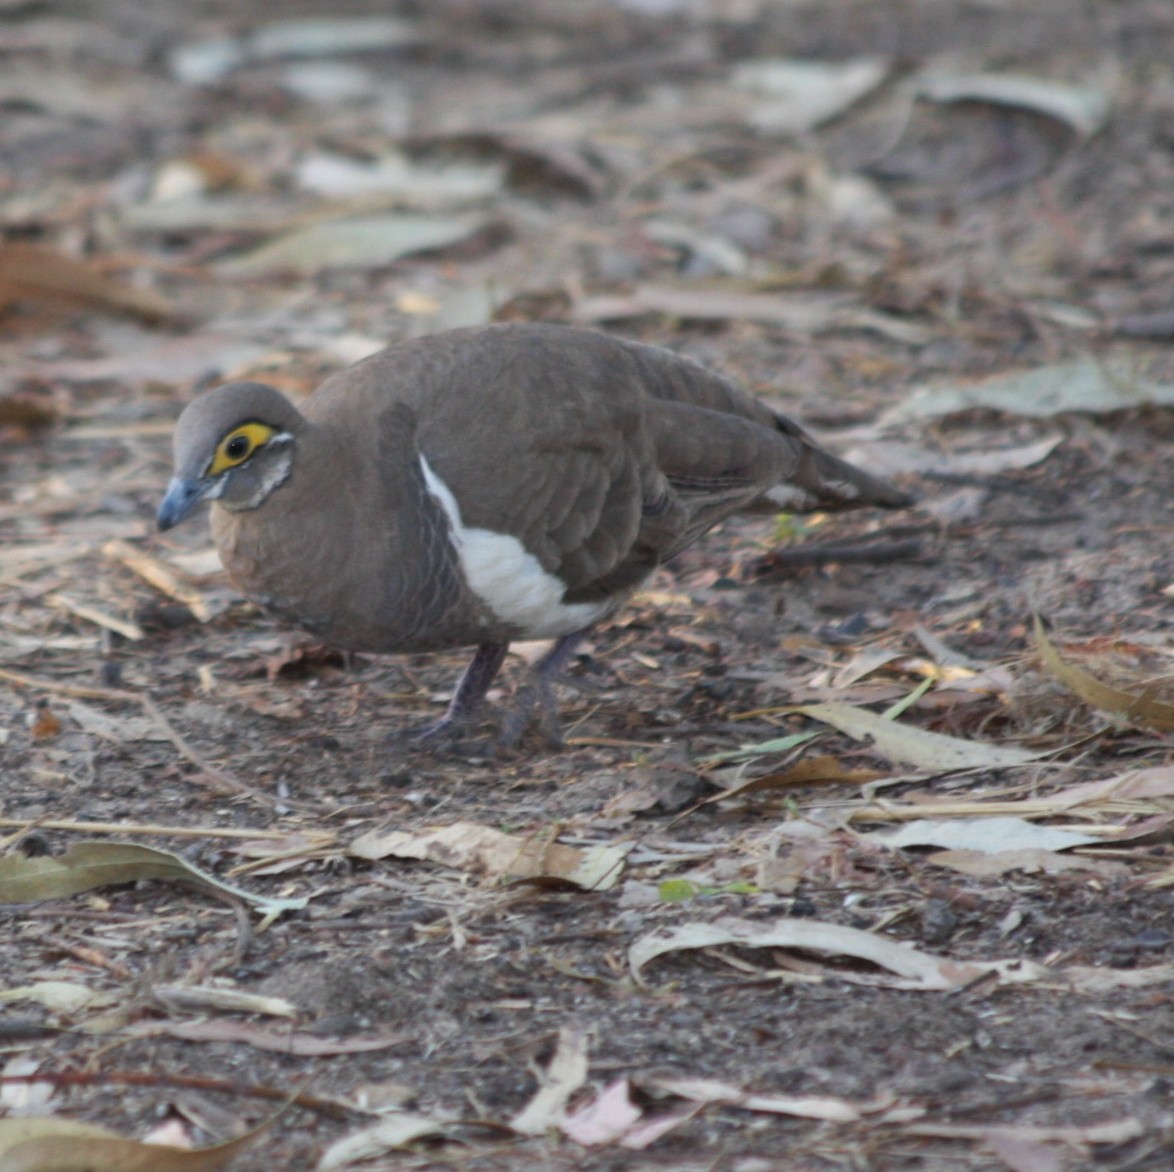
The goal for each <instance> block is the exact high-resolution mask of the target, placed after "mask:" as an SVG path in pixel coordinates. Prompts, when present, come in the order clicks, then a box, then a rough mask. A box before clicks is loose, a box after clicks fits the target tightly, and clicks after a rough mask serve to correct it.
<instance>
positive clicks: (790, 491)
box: [766, 484, 811, 512]
mask: <svg viewBox="0 0 1174 1172" xmlns="http://www.w3.org/2000/svg"><path fill="white" fill-rule="evenodd" d="M766 499H767V500H768V501H770V502H771V504H773V505H778V506H779V508H780V509H796V510H798V511H800V512H802V511H803V510H805V509H809V508H811V494H810V493H809V492H804V490H803V489H801V488H797V487H796V486H795V485H793V484H776V485H775V486H774V488H770V489H767V492H766Z"/></svg>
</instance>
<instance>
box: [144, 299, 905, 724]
mask: <svg viewBox="0 0 1174 1172" xmlns="http://www.w3.org/2000/svg"><path fill="white" fill-rule="evenodd" d="M173 449H174V474H173V476H172V478H171V480H170V483H169V484H168V486H167V489H166V493H165V495H164V497H163V499H162V502H161V504H160V505H159V509H158V514H157V524H158V528H159V529H160V530H167V529H170V528H172V527H173V526H174V525H177V524H179V523H180V522H181V521H182V520H184V518H185V517H187V516H188V515H189V514H190V513H191V512H192V511H193V510H194V509H195V507H196V506H197V505H198V504H199V503H200V502H202V501H211V502H212V518H211V528H212V535H213V538H214V541H215V543H216V546H217V548H218V550H219V553H220V557H221V561H222V562H223V564H224V567H225V569H226V570H227V572H228V575H229V577H230V578H231V579H232V581H233V583H234V584H235V585H236V586H237V588H238V589H240V590H241V592H242V593H243V594H245V595H246V596H247V597H249V598H251V599H252V600H253V601H255V602H257V603H258V604H260V605H261V606H262V607H265V608H268V609H269V610H271V611H273V612H275V613H276V614H278V615H280V616H282V617H284V618H285V619H288V620H289V621H291V622H292V623H293V624H295V625H297V626H299V627H301V628H302V629H304V630H306V631H308V632H310V633H311V634H312V635H314V636H316V637H318V638H320V639H322V640H323V641H325V642H327V643H329V644H332V645H334V646H336V647H338V648H340V649H343V650H349V651H359V652H370V653H385V652H432V651H441V650H445V649H450V648H457V647H473V648H475V651H474V654H473V657H472V659H471V661H470V662H469V664H468V666H467V667H466V668H465V671H464V673H463V674H462V675H461V677H460V679H459V682H458V683H457V685H456V687H455V690H454V691H453V693H452V696H451V700H450V701H449V703H448V706H447V709H446V711H445V712H444V715H443V716H441V717H440V718H439V719H438V720H435V721H433V722H431V723H430V724H428V725H426V726H425V727H424V728H422V729H417V730H414V731H415V732H416V733H417V734H418V735H419V736H420V737H422V738H423V739H425V740H428V739H432V738H442V737H444V736H446V735H447V736H452V735H455V730H457V729H460V728H462V727H463V726H466V725H467V724H469V723H470V721H471V720H472V718H473V717H474V716H475V715H476V714H477V713H478V712H479V710H480V708H481V705H482V702H483V701H484V699H485V696H486V693H487V692H488V691H489V688H490V686H491V685H492V683H493V681H494V679H495V678H496V676H497V674H498V671H499V669H500V668H501V666H502V663H503V662H504V660H505V658H506V654H507V651H508V649H509V645H510V643H511V642H514V641H518V640H554V642H553V644H552V646H551V647H550V649H549V650H548V651H547V652H546V653H545V655H543V657H542V658H541V659H539V660H538V662H537V663H536V665H535V667H534V675H533V682H532V683H531V684H530V685H528V686H525V687H523V688H522V689H520V695H519V698H518V700H517V702H516V705H515V708H514V711H513V712H512V713H510V714H509V715H508V716H507V717H506V718H505V719H503V721H502V723H501V727H500V730H499V740H500V742H501V743H502V744H504V745H512V744H514V743H516V742H517V740H518V739H519V738H520V737H521V735H522V734H523V733H524V732H525V731H526V730H527V728H528V727H529V726H530V724H531V722H532V721H534V719H535V715H536V714H535V708H537V709H538V712H537V722H538V725H539V729H540V731H541V733H542V734H543V736H544V738H545V740H546V741H547V742H548V743H550V744H551V745H552V746H557V745H558V744H559V743H560V732H559V727H558V715H557V703H556V699H555V696H554V683H555V682H556V681H557V679H558V677H559V675H560V672H561V670H562V669H563V668H564V667H565V666H566V664H567V663H568V662H569V660H570V659H571V657H572V656H573V654H574V651H575V648H576V646H577V645H578V644H579V643H580V641H581V640H582V639H583V637H584V636H585V634H586V633H587V632H588V631H589V630H590V629H591V628H593V627H594V626H596V625H597V624H599V623H602V622H603V621H604V620H606V619H608V618H609V617H611V616H612V615H614V614H615V613H616V611H617V610H619V609H620V607H621V606H622V605H623V604H624V602H625V601H626V600H627V599H628V598H629V596H630V595H631V594H632V593H633V592H634V591H635V590H636V588H637V587H638V586H639V585H640V583H641V582H643V581H644V580H645V579H646V578H647V577H648V576H649V575H650V574H651V573H652V572H653V571H654V570H655V569H656V568H657V567H658V566H660V565H662V564H663V563H664V562H666V561H667V560H668V559H670V558H672V557H673V555H675V554H677V553H679V552H680V551H681V550H683V549H685V548H686V547H687V546H689V545H690V544H692V543H693V542H694V541H696V540H697V539H698V538H699V537H700V536H701V535H702V534H703V533H705V532H706V531H707V530H709V529H711V528H712V527H713V526H715V525H717V524H718V523H719V522H721V521H722V520H723V519H725V518H726V517H729V516H731V515H733V514H735V513H753V512H775V513H777V512H779V511H787V512H811V511H820V512H826V511H836V510H844V509H852V508H860V507H867V506H874V507H881V508H890V509H891V508H902V507H905V506H907V505H909V504H910V503H911V499H912V498H911V497H910V496H909V494H908V493H906V492H905V491H903V490H902V489H900V488H898V487H897V486H895V485H894V484H892V483H890V482H889V481H887V480H885V479H882V478H880V477H878V476H874V475H872V474H870V473H868V472H866V471H864V470H863V469H861V468H858V467H856V466H855V465H853V464H851V463H848V462H847V461H845V460H842V459H840V458H839V457H837V456H835V455H833V454H832V453H830V452H828V451H827V450H825V449H824V448H823V447H821V446H820V445H819V444H818V443H817V442H816V441H815V440H814V439H813V438H812V437H811V436H809V435H808V434H807V432H806V431H804V430H803V429H802V428H801V427H800V426H799V424H797V423H795V422H794V421H793V420H791V419H790V418H788V417H787V416H785V415H782V414H780V413H778V412H776V411H774V410H772V409H771V408H769V407H767V406H766V405H765V404H764V403H763V402H762V401H761V400H759V399H758V398H756V397H755V396H754V395H752V394H750V393H749V392H747V391H744V390H742V389H741V388H740V387H738V386H737V385H736V384H735V383H733V382H732V381H730V380H727V379H726V378H724V377H722V376H720V375H718V374H716V373H714V372H713V371H711V370H709V369H707V368H706V367H704V366H702V365H700V364H698V363H696V362H694V361H692V360H691V359H689V358H687V357H684V356H681V355H679V354H676V353H674V352H672V351H670V350H666V349H661V348H659V347H655V346H651V345H647V344H644V343H640V342H636V341H630V340H627V339H622V338H619V337H617V336H614V335H609V334H605V333H602V332H597V331H593V330H587V329H580V328H577V327H572V326H565V325H558V324H553V323H535V322H531V323H508V324H496V325H488V326H481V327H470V328H463V329H453V330H447V331H444V332H440V333H435V334H431V335H425V336H423V337H419V338H414V339H411V340H408V341H404V342H399V343H397V344H393V345H391V346H389V347H388V348H386V349H384V350H381V351H379V352H378V353H376V354H374V355H372V356H370V357H368V358H366V359H363V360H362V361H360V362H358V363H356V364H355V365H353V366H350V367H348V368H346V369H345V370H342V371H339V372H338V373H336V374H334V375H332V376H330V377H329V378H327V379H326V381H325V382H323V383H322V384H321V385H320V386H319V387H318V389H317V390H315V391H314V392H312V393H311V394H310V395H309V396H307V397H306V398H305V399H304V400H302V402H301V403H300V405H297V406H295V404H294V403H293V402H292V401H291V400H290V399H288V398H287V397H286V396H285V395H283V394H282V393H281V392H280V391H278V390H276V389H274V388H273V387H270V386H267V385H266V384H264V383H259V382H230V383H227V384H224V385H222V386H218V387H215V388H213V389H211V390H208V391H205V392H203V393H202V394H200V395H199V396H197V397H196V398H195V399H193V400H192V401H191V402H190V403H189V404H188V405H187V406H186V407H185V408H184V410H183V411H182V413H181V414H180V416H179V419H178V421H177V423H176V427H175V432H174V437H173Z"/></svg>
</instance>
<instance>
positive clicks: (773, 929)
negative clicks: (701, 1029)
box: [628, 917, 1048, 990]
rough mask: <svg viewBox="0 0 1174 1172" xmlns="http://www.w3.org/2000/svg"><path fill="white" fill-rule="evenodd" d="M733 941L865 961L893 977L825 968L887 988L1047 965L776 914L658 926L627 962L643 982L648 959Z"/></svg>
mask: <svg viewBox="0 0 1174 1172" xmlns="http://www.w3.org/2000/svg"><path fill="white" fill-rule="evenodd" d="M719 945H737V946H739V947H742V948H800V949H803V950H805V951H808V950H809V951H813V952H824V953H828V954H830V955H833V956H851V957H856V958H857V959H859V960H867V961H869V962H871V963H872V964H874V965H877V966H878V967H880V968H882V969H887V970H888V971H889V972H890V973H892V974H893V975H892V976H886V975H884V974H875V973H862V972H852V971H848V970H843V969H838V968H837V969H829V970H828V972H827V974H826V975H827V976H829V977H832V976H834V977H836V978H838V979H840V980H844V981H847V982H849V983H851V984H859V985H872V986H878V987H883V988H890V989H920V990H941V989H957V988H961V987H963V986H965V985H969V984H971V983H972V982H973V981H976V980H978V979H979V978H980V977H984V976H987V975H988V974H992V973H994V974H998V975H999V976H1000V977H1001V978H1003V979H1006V980H1011V981H1024V980H1037V979H1039V978H1041V977H1042V976H1044V975H1045V974H1046V973H1047V971H1048V970H1046V969H1045V968H1043V967H1042V966H1041V965H1037V964H1034V963H1032V962H1031V961H1018V960H998V961H953V960H949V959H948V958H946V957H939V956H931V955H930V954H929V953H926V952H918V951H917V950H916V949H913V948H909V947H907V946H906V945H904V944H901V943H898V942H897V941H895V940H890V939H888V938H886V937H884V936H879V935H877V934H876V933H873V932H863V931H861V930H860V929H858V928H845V927H842V926H841V925H839V924H827V923H823V922H822V921H819V920H798V919H787V918H783V919H779V920H774V921H773V922H755V921H750V920H738V919H734V918H732V917H730V918H725V919H720V920H716V921H714V922H712V923H703V922H694V923H687V924H681V925H678V926H677V927H675V928H668V929H661V930H658V931H655V932H651V933H649V934H648V935H646V936H642V937H640V939H639V940H637V941H636V942H635V943H634V944H633V945H632V947H631V948H630V949H629V951H628V963H629V965H630V967H631V969H632V975H633V977H634V978H635V979H636V981H637V982H638V983H639V984H641V985H643V984H645V983H646V982H645V981H644V980H643V978H642V976H641V972H642V970H643V969H644V967H645V966H646V965H647V964H648V963H649V961H651V960H653V959H655V958H656V957H658V956H663V955H665V954H666V953H669V952H677V951H680V950H682V949H696V948H713V947H716V946H719Z"/></svg>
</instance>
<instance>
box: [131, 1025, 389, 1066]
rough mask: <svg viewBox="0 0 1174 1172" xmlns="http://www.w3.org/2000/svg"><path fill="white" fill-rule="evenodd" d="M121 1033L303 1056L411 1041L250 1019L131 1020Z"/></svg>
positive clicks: (384, 1047) (354, 1051)
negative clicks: (276, 1026) (321, 1032)
mask: <svg viewBox="0 0 1174 1172" xmlns="http://www.w3.org/2000/svg"><path fill="white" fill-rule="evenodd" d="M122 1033H123V1034H125V1035H132V1036H134V1037H143V1038H155V1037H167V1038H179V1039H181V1040H182V1041H185V1042H239V1043H241V1044H242V1045H245V1046H252V1047H253V1049H254V1050H265V1051H267V1052H268V1053H271V1054H295V1055H297V1056H299V1057H302V1058H316V1057H323V1056H325V1055H330V1054H369V1053H372V1052H373V1051H377V1050H389V1049H391V1048H392V1047H393V1046H401V1045H403V1044H404V1043H405V1042H407V1041H410V1040H411V1039H410V1035H408V1034H385V1035H380V1036H377V1037H354V1038H323V1037H319V1036H318V1035H317V1034H308V1033H306V1032H305V1031H298V1030H286V1031H284V1032H282V1031H278V1030H269V1029H264V1028H263V1027H261V1026H256V1025H253V1024H252V1023H250V1022H242V1021H228V1020H225V1019H217V1020H211V1021H165V1022H154V1021H146V1022H133V1023H131V1024H130V1025H128V1026H126V1027H125V1028H124V1029H123V1030H122Z"/></svg>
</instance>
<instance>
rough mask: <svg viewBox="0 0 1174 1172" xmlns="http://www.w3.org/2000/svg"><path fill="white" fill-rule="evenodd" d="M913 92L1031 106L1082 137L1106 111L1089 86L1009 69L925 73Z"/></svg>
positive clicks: (947, 99) (1106, 101) (1102, 98)
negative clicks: (1006, 70) (1023, 73)
mask: <svg viewBox="0 0 1174 1172" xmlns="http://www.w3.org/2000/svg"><path fill="white" fill-rule="evenodd" d="M917 92H918V95H919V96H921V97H924V98H928V99H929V100H930V101H932V102H989V103H992V104H993V105H998V106H1015V107H1018V108H1020V109H1024V110H1031V111H1033V112H1035V113H1037V114H1043V115H1045V116H1046V117H1048V118H1054V119H1055V120H1056V121H1057V122H1062V123H1063V124H1064V125H1065V126H1067V127H1068V129H1069V130H1072V131H1074V132H1075V133H1076V134H1078V135H1080V137H1082V138H1088V137H1090V136H1091V135H1093V134H1095V133H1096V132H1097V131H1098V130H1100V128H1101V127H1102V126H1103V125H1104V124H1105V119H1106V118H1107V117H1108V115H1109V99H1108V98H1107V97H1106V96H1105V95H1104V94H1103V93H1101V91H1100V90H1096V89H1093V88H1092V87H1091V86H1079V85H1065V84H1063V83H1062V82H1057V81H1051V80H1050V79H1046V78H1040V77H1025V76H1022V75H1018V74H1011V73H970V74H952V75H946V74H942V75H928V74H927V75H925V76H923V77H921V78H919V79H918V82H917Z"/></svg>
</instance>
